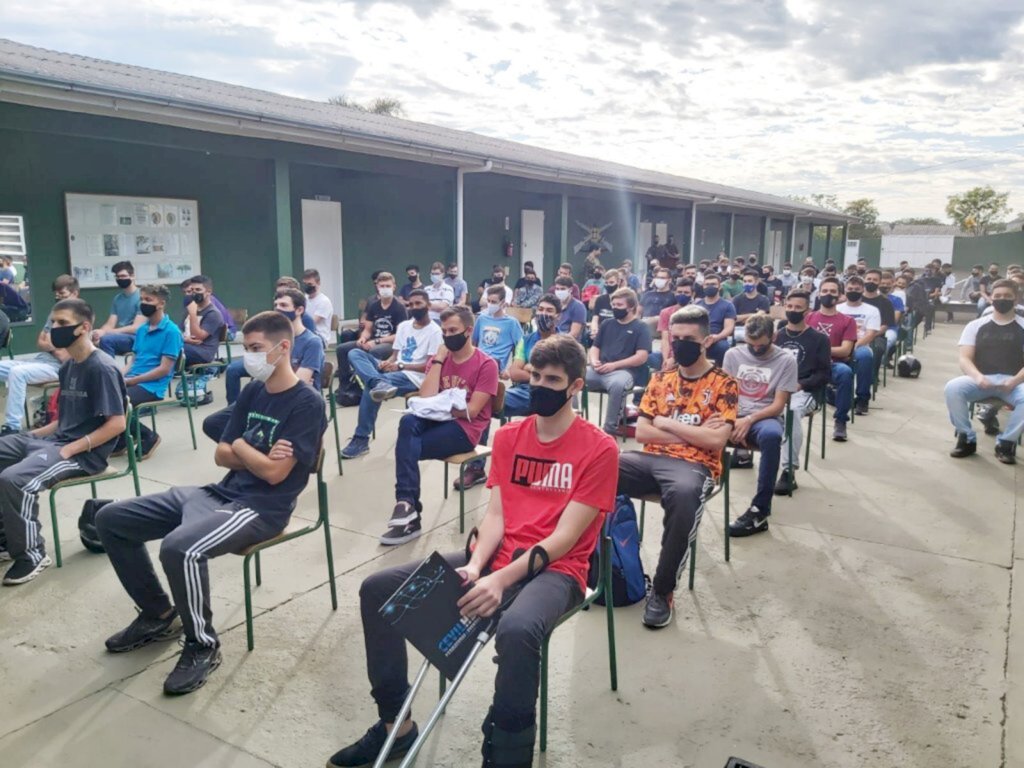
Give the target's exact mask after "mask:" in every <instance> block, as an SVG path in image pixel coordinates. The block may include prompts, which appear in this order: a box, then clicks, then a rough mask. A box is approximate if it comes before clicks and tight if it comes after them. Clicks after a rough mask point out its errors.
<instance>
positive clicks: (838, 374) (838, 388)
mask: <svg viewBox="0 0 1024 768" xmlns="http://www.w3.org/2000/svg"><path fill="white" fill-rule="evenodd" d="M825 394H826V397H827V398H828V402H829V404H830V405H834V406H835V409H836V416H835V418H836V421H840V422H842V423H843V424H845V423H846V422H848V421H849V420H850V406H851V405H853V369H852V368H850V366H849V365H847V364H846V363H832V389H827V390H825Z"/></svg>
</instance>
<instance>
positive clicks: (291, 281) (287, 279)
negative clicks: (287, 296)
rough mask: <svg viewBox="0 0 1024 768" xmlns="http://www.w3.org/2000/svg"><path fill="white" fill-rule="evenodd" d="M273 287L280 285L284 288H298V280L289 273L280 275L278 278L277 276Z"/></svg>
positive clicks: (279, 286)
mask: <svg viewBox="0 0 1024 768" xmlns="http://www.w3.org/2000/svg"><path fill="white" fill-rule="evenodd" d="M274 287H275V288H281V287H284V288H294V289H295V290H298V289H299V281H298V280H296V279H295V278H294V277H292V276H291V275H281V276H280V277H279V278H277V282H275V283H274Z"/></svg>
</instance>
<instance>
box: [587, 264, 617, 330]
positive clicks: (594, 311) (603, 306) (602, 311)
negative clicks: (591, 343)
mask: <svg viewBox="0 0 1024 768" xmlns="http://www.w3.org/2000/svg"><path fill="white" fill-rule="evenodd" d="M625 287H626V286H624V285H623V279H622V273H621V272H619V270H617V269H609V270H608V271H607V272H605V273H604V280H603V281H602V283H601V295H600V296H598V297H597V298H596V299H594V303H593V305H592V306H591V307H590V310H591V317H590V336H591V338H593V337H594V336H597V331H598V329H599V328H600V327H601V323H603V322H604V321H605V320H611V319H612V317H613V314H612V294H613V293H615V292H616V291H617V290H619V288H625Z"/></svg>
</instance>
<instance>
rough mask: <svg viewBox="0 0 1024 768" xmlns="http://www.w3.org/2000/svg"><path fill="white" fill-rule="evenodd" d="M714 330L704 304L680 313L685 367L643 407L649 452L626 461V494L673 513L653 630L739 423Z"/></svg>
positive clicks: (651, 391)
mask: <svg viewBox="0 0 1024 768" xmlns="http://www.w3.org/2000/svg"><path fill="white" fill-rule="evenodd" d="M716 287H717V285H716ZM708 324H709V319H708V312H707V310H706V309H704V308H703V307H701V306H695V305H690V306H688V307H683V308H681V309H680V310H678V311H677V312H676V313H675V314H674V315H672V322H671V325H670V326H669V328H670V330H671V333H672V358H673V359H674V360H675V361H676V364H677V366H678V367H677V368H676V369H675V370H672V371H660V372H658V373H655V374H654V376H653V377H652V378H651V382H650V384H648V385H647V390H646V391H645V392H644V397H643V400H641V401H640V417H639V419H638V420H637V426H636V439H637V442H640V443H642V444H643V446H644V448H643V451H642V452H638V451H626V452H624V453H623V454H622V456H621V457H619V489H618V492H619V493H624V494H627V495H629V496H633V497H641V496H646V495H648V494H651V493H660V494H661V504H662V507H663V508H664V510H665V517H664V522H663V526H664V531H663V533H662V535H661V553H660V554H659V555H658V566H657V569H656V570H655V572H654V580H653V582H652V585H651V592H650V594H649V595H648V597H647V604H646V605H645V606H644V614H643V623H644V624H645V625H646V626H648V627H651V628H652V629H658V628H660V627H665V626H668V624H669V623H670V622H671V621H672V613H673V604H674V598H673V593H674V592H675V588H676V583H677V581H678V579H679V574H680V573H682V571H683V568H685V567H686V558H687V556H688V555H689V552H690V542H691V541H692V540H693V537H694V536H696V535H697V526H698V524H699V523H700V518H701V515H702V514H703V512H704V500H705V499H706V498H707V496H708V494H710V493H711V491H712V490H713V489H714V485H715V481H716V480H717V479H718V477H719V476H720V475H721V474H722V450H723V449H724V448H725V445H726V442H727V441H728V440H729V434H730V432H731V431H732V424H733V422H734V421H735V420H736V398H737V394H736V381H735V379H733V378H731V377H729V376H728V375H726V373H725V372H724V371H723V370H722V369H721V368H718V367H716V366H715V364H714V363H713V362H711V360H709V359H708V358H707V356H706V351H707V348H708V341H707V340H708Z"/></svg>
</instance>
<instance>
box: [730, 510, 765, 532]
mask: <svg viewBox="0 0 1024 768" xmlns="http://www.w3.org/2000/svg"><path fill="white" fill-rule="evenodd" d="M767 530H768V515H766V514H764V513H763V512H761V510H759V509H758V508H757V507H753V506H752V507H751V508H750V509H748V510H747V511H746V512H744V513H743V514H742V515H740V516H739V518H737V519H736V521H735V522H734V523H732V525H730V526H729V535H730V536H753V535H754V534H755V533H764V532H765V531H767Z"/></svg>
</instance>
